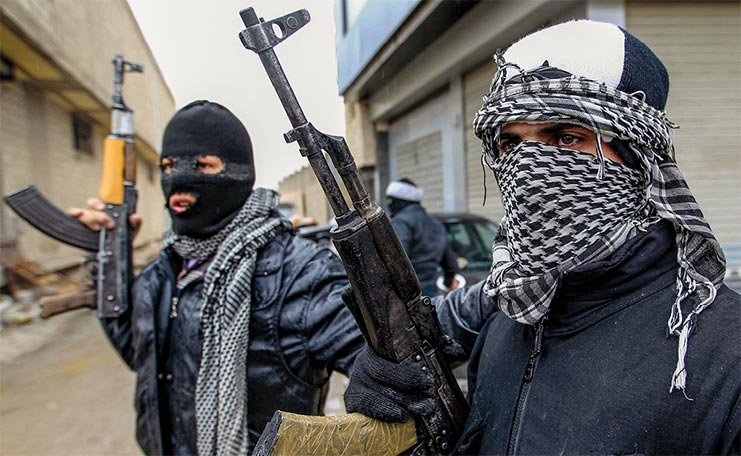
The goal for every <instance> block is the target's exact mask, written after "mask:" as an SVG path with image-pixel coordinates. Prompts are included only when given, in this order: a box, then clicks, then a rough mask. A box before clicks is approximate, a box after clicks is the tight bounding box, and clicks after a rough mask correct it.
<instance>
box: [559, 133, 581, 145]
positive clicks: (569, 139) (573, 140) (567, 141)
mask: <svg viewBox="0 0 741 456" xmlns="http://www.w3.org/2000/svg"><path fill="white" fill-rule="evenodd" d="M578 142H579V138H578V137H576V136H574V135H561V136H559V137H558V144H559V145H561V146H574V145H576V144H577V143H578Z"/></svg>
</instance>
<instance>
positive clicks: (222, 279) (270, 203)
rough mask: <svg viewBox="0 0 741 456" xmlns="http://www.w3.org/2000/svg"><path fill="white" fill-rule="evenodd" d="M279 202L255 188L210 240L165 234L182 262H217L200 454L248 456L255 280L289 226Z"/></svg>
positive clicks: (212, 271) (207, 285) (199, 421)
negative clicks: (269, 247)
mask: <svg viewBox="0 0 741 456" xmlns="http://www.w3.org/2000/svg"><path fill="white" fill-rule="evenodd" d="M279 200H280V196H279V195H278V194H277V193H276V192H274V191H272V190H267V189H264V188H255V189H254V190H253V191H252V193H251V194H250V196H249V197H248V198H247V201H246V202H245V204H244V206H243V207H242V208H241V209H240V210H239V212H238V213H237V215H236V217H235V218H234V220H232V221H231V222H229V224H228V225H227V226H226V227H224V228H223V229H222V230H220V231H219V232H218V233H216V234H214V235H213V236H212V237H210V238H208V239H195V238H189V237H187V236H177V235H174V234H172V233H167V234H166V236H165V245H166V246H167V245H172V247H173V248H174V249H175V251H176V252H177V253H178V254H179V255H181V256H183V257H184V258H196V259H199V260H206V259H208V258H211V257H213V260H212V261H211V264H210V265H209V267H208V271H207V272H206V276H205V279H204V296H203V307H202V309H201V332H202V334H203V346H202V355H201V365H200V369H199V371H198V378H197V380H196V427H197V432H198V436H197V442H198V454H201V455H215V454H218V455H237V454H239V455H244V454H247V450H248V448H249V434H248V432H247V387H248V385H247V348H248V345H249V323H250V306H251V302H252V277H253V274H254V271H255V263H256V260H257V252H258V250H259V249H260V248H261V247H263V246H264V245H266V244H267V243H268V242H270V240H272V239H273V238H275V235H276V233H277V230H278V228H279V227H280V226H281V225H283V226H285V227H286V228H288V227H290V224H289V223H288V222H287V221H286V220H284V219H281V218H280V217H277V216H275V215H274V214H275V212H274V211H275V209H276V208H277V206H278V202H279Z"/></svg>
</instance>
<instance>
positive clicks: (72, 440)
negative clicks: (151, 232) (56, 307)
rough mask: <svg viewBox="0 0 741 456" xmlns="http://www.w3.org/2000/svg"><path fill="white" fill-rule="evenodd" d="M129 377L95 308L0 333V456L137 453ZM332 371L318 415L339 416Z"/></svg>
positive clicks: (340, 384) (337, 382) (340, 386)
mask: <svg viewBox="0 0 741 456" xmlns="http://www.w3.org/2000/svg"><path fill="white" fill-rule="evenodd" d="M134 381H135V376H134V374H133V373H132V372H130V371H129V370H128V368H127V367H126V366H125V364H124V363H123V361H121V360H120V358H119V356H118V354H117V353H116V352H115V351H114V350H113V349H112V348H111V346H110V343H109V342H108V340H107V339H106V338H105V336H104V334H103V331H102V330H101V329H100V326H99V324H98V321H97V318H96V317H95V312H94V311H92V310H87V309H85V310H76V311H73V312H68V313H66V314H62V315H59V316H56V317H53V318H51V319H49V320H43V321H38V322H34V323H30V324H27V325H22V326H15V327H10V328H6V329H5V330H4V331H2V332H0V454H2V455H3V456H15V455H138V454H141V450H140V449H139V447H138V445H137V444H136V439H135V436H134V424H135V414H134V408H133V392H134ZM345 384H346V378H344V377H342V376H339V375H334V376H333V377H332V379H331V387H330V394H329V398H328V400H327V404H326V408H325V412H326V413H327V414H343V413H344V406H343V403H342V399H341V397H342V396H341V392H342V391H344V385H345Z"/></svg>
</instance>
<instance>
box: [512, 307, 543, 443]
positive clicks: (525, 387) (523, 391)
mask: <svg viewBox="0 0 741 456" xmlns="http://www.w3.org/2000/svg"><path fill="white" fill-rule="evenodd" d="M545 320H546V319H545V318H542V319H541V320H540V322H538V326H537V327H536V328H535V340H534V341H533V348H532V350H531V351H530V358H529V359H528V360H527V367H526V368H525V377H524V379H523V383H522V388H520V395H519V396H518V398H517V408H516V409H515V416H514V419H513V420H512V431H511V432H510V435H509V443H508V448H507V454H508V455H513V454H515V448H516V447H517V440H518V439H519V437H520V420H521V419H522V414H523V412H524V409H525V401H526V400H527V395H528V393H529V391H530V382H532V380H533V374H534V373H535V367H536V366H537V364H538V359H540V354H541V353H542V351H543V329H544V327H545Z"/></svg>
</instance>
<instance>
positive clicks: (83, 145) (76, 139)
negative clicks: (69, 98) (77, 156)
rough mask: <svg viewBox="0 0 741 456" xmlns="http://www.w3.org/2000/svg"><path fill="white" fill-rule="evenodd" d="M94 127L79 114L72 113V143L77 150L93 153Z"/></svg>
mask: <svg viewBox="0 0 741 456" xmlns="http://www.w3.org/2000/svg"><path fill="white" fill-rule="evenodd" d="M92 139H93V127H92V126H91V125H90V122H88V121H87V120H85V119H83V118H82V117H81V116H80V115H79V114H74V113H73V114H72V144H73V145H74V147H75V150H77V151H80V152H84V153H86V154H88V155H93V141H92Z"/></svg>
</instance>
